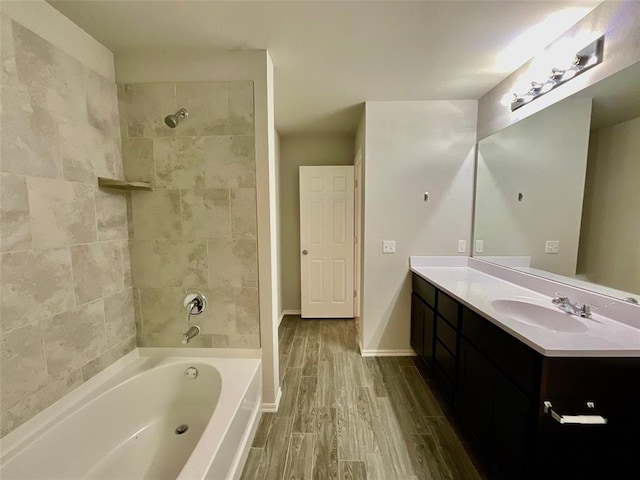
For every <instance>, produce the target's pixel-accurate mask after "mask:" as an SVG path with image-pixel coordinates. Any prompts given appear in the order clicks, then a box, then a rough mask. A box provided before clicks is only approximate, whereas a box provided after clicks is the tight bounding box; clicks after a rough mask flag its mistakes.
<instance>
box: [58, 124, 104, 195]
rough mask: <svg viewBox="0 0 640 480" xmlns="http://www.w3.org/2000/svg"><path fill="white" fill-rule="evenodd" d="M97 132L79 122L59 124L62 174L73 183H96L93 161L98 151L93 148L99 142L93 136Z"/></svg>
mask: <svg viewBox="0 0 640 480" xmlns="http://www.w3.org/2000/svg"><path fill="white" fill-rule="evenodd" d="M95 134H96V132H95V130H94V129H92V128H91V127H90V126H89V125H86V124H82V123H79V122H72V121H70V120H69V121H65V122H61V123H59V124H58V135H59V138H60V159H61V161H62V173H63V175H64V178H65V179H66V180H70V181H72V182H83V183H95V181H96V174H95V172H94V168H93V159H94V156H95V155H96V151H95V150H93V149H92V148H91V147H92V145H94V144H97V143H98V141H97V140H96V139H94V138H92V136H94V135H95Z"/></svg>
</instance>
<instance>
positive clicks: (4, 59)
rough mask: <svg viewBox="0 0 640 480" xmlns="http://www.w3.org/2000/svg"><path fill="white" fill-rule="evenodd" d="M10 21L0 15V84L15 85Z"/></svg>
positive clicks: (14, 51)
mask: <svg viewBox="0 0 640 480" xmlns="http://www.w3.org/2000/svg"><path fill="white" fill-rule="evenodd" d="M12 23H13V22H12V21H11V20H10V19H9V18H8V17H5V16H0V85H2V86H15V85H16V82H17V75H18V73H17V71H16V50H15V46H14V43H13V26H12Z"/></svg>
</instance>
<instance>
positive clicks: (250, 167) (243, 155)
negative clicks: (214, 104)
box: [204, 136, 256, 188]
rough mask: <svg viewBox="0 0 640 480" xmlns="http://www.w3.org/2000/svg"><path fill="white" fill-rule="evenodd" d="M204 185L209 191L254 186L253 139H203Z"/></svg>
mask: <svg viewBox="0 0 640 480" xmlns="http://www.w3.org/2000/svg"><path fill="white" fill-rule="evenodd" d="M204 156H205V185H206V186H207V187H209V188H238V187H255V185H256V165H255V144H254V137H249V136H224V137H207V138H206V139H205V144H204Z"/></svg>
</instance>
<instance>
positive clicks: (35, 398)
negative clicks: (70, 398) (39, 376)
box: [1, 370, 82, 435]
mask: <svg viewBox="0 0 640 480" xmlns="http://www.w3.org/2000/svg"><path fill="white" fill-rule="evenodd" d="M81 384H82V374H81V372H80V370H76V371H75V372H73V373H72V374H71V375H69V376H68V377H64V378H62V379H60V380H57V381H55V382H51V383H49V384H48V385H47V386H46V387H44V388H43V389H41V390H39V391H38V392H36V393H35V394H33V395H31V396H30V397H28V398H27V399H26V400H24V401H22V402H20V403H18V404H17V405H15V406H14V407H13V408H10V409H9V410H8V411H7V412H4V413H3V415H2V427H1V428H2V435H5V434H7V433H9V432H10V431H11V430H13V429H14V428H16V427H18V426H20V425H22V424H23V423H24V422H26V421H27V420H29V419H30V418H31V417H33V416H35V415H36V414H38V413H40V412H41V411H42V410H44V409H45V408H47V407H48V406H49V405H51V404H52V403H54V402H55V401H57V400H59V399H60V398H62V397H64V396H65V395H66V394H67V393H69V392H71V391H72V390H74V389H76V388H78V387H79V386H80V385H81Z"/></svg>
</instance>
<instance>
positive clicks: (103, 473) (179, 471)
mask: <svg viewBox="0 0 640 480" xmlns="http://www.w3.org/2000/svg"><path fill="white" fill-rule="evenodd" d="M143 350H144V352H143ZM148 350H153V349H140V350H135V351H133V352H131V353H130V354H128V355H127V356H126V357H124V358H123V359H121V360H119V361H118V362H117V363H116V364H114V365H112V366H110V367H109V368H107V369H106V370H105V371H103V372H101V373H99V374H98V375H96V376H95V377H94V378H92V379H90V380H89V381H88V382H86V383H85V384H84V385H82V386H81V387H79V388H78V389H76V390H75V391H73V392H72V393H71V394H69V395H67V396H66V397H64V398H63V399H61V400H60V401H58V402H56V403H55V404H54V405H52V406H51V407H49V408H48V409H46V410H44V411H43V412H41V413H40V414H38V415H37V416H36V417H34V418H32V419H31V420H29V421H28V422H27V423H25V424H24V425H22V426H20V427H18V429H16V430H15V431H13V432H11V433H10V434H8V435H7V436H6V437H5V438H3V439H2V441H0V448H1V450H0V451H1V452H2V456H1V457H0V477H1V478H2V479H3V480H10V479H20V480H22V479H48V480H49V479H65V480H71V479H85V478H86V479H105V480H106V479H109V480H115V479H118V480H129V479H131V480H133V479H153V480H161V479H172V480H173V479H176V478H177V479H180V480H195V479H215V480H222V479H228V478H229V479H230V478H239V477H240V474H241V473H242V467H243V464H244V462H245V460H246V456H247V453H248V451H249V447H250V444H251V441H252V439H253V435H254V434H255V429H256V426H257V423H258V420H259V419H260V411H261V402H262V393H261V392H262V385H261V383H262V382H261V373H260V360H259V359H254V358H206V357H193V356H192V355H193V354H192V353H191V352H188V353H187V354H188V355H190V356H189V357H167V356H147V355H148ZM165 352H166V351H165ZM183 352H184V350H182V351H181V353H183ZM199 352H200V354H202V355H206V354H207V353H206V351H204V350H200V349H199ZM189 367H195V368H196V369H197V371H198V375H197V377H196V378H189V377H187V376H186V375H185V372H186V370H187V369H188V368H189ZM179 425H188V427H189V428H188V430H187V431H186V432H185V433H183V434H177V433H176V428H177V427H178V426H179Z"/></svg>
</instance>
